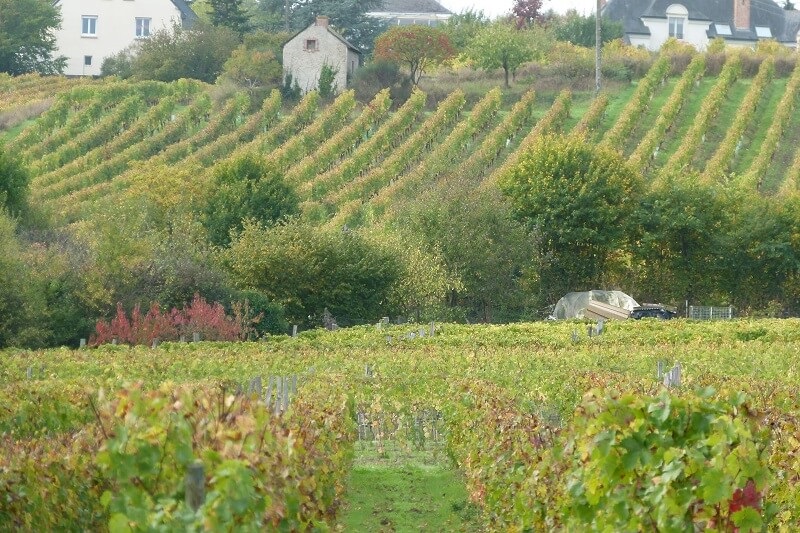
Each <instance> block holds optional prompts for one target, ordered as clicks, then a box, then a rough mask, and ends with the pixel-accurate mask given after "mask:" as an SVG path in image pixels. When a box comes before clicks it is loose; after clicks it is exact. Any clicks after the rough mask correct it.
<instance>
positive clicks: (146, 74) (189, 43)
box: [131, 24, 240, 83]
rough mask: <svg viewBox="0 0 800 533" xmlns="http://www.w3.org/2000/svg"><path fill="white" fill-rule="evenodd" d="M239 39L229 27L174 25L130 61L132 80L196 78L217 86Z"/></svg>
mask: <svg viewBox="0 0 800 533" xmlns="http://www.w3.org/2000/svg"><path fill="white" fill-rule="evenodd" d="M239 43H240V38H239V35H237V34H236V33H235V32H234V31H233V30H231V29H230V28H226V27H219V26H208V25H204V24H198V25H195V26H194V27H193V28H191V29H185V28H182V27H181V26H179V25H175V26H174V27H173V28H172V29H162V30H158V31H156V32H155V33H154V34H153V35H151V36H150V38H148V39H145V40H143V41H142V42H140V43H138V46H137V47H136V51H135V55H134V57H133V59H132V60H131V71H132V72H133V76H134V77H135V78H137V79H142V80H158V81H175V80H178V79H180V78H194V79H197V80H201V81H205V82H208V83H214V82H215V81H216V79H217V77H218V76H219V75H220V73H221V72H222V69H223V66H224V65H225V62H226V61H227V60H228V58H229V57H230V56H231V53H232V52H233V50H235V49H236V47H237V46H239Z"/></svg>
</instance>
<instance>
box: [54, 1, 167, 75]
mask: <svg viewBox="0 0 800 533" xmlns="http://www.w3.org/2000/svg"><path fill="white" fill-rule="evenodd" d="M58 5H59V6H60V7H61V29H59V30H58V31H57V32H56V41H57V43H58V53H59V54H60V55H64V56H66V57H67V58H68V61H67V67H66V69H65V71H64V74H67V75H69V76H99V75H100V67H101V66H102V64H103V60H104V59H105V58H106V57H109V56H112V55H114V54H116V53H118V52H120V51H121V50H123V49H125V48H127V47H128V46H130V45H131V44H133V43H134V42H136V40H137V36H136V19H137V18H149V19H150V33H151V34H152V33H155V32H156V31H157V30H159V29H163V28H172V26H173V24H174V23H180V21H181V12H180V10H178V8H177V7H176V6H175V4H173V3H172V2H171V1H170V0H60V2H58ZM84 16H96V17H97V31H96V35H94V36H85V35H82V30H83V27H82V18H83V17H84ZM86 56H91V65H86V64H85V63H86V61H85V57H86Z"/></svg>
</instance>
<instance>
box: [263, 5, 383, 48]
mask: <svg viewBox="0 0 800 533" xmlns="http://www.w3.org/2000/svg"><path fill="white" fill-rule="evenodd" d="M382 4H383V0H289V1H288V2H287V1H286V0H261V1H260V2H258V5H257V7H256V9H255V10H254V15H253V21H254V23H255V24H257V25H258V27H260V28H261V29H264V30H267V31H271V32H274V31H287V32H297V31H300V30H302V29H304V28H306V27H308V26H309V25H310V24H312V23H313V22H314V19H315V18H316V17H317V16H320V15H324V16H326V17H328V19H329V20H330V24H331V26H332V27H334V28H336V29H338V30H340V31H341V33H342V35H343V36H344V38H345V39H347V40H348V41H349V42H350V43H351V44H352V45H353V46H355V47H357V48H358V49H360V50H361V51H362V52H364V53H365V54H370V53H372V48H373V44H374V42H375V38H376V37H377V36H378V35H380V34H381V33H383V32H384V31H385V30H386V23H385V22H384V21H382V20H380V19H377V18H375V17H368V16H367V15H366V13H368V12H370V11H376V10H377V8H379V7H380V6H381V5H382ZM287 5H288V8H289V10H288V13H287V11H286V7H287Z"/></svg>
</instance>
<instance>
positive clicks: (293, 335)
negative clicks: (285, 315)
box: [292, 324, 297, 337]
mask: <svg viewBox="0 0 800 533" xmlns="http://www.w3.org/2000/svg"><path fill="white" fill-rule="evenodd" d="M292 337H297V324H294V325H293V326H292Z"/></svg>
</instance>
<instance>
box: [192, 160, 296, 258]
mask: <svg viewBox="0 0 800 533" xmlns="http://www.w3.org/2000/svg"><path fill="white" fill-rule="evenodd" d="M213 180H214V186H213V192H212V193H211V196H210V198H209V199H208V203H207V204H206V206H205V209H204V212H203V215H204V218H203V223H204V225H205V227H206V230H207V231H208V237H209V240H210V241H211V242H212V243H214V244H216V245H220V246H225V245H228V244H229V243H230V240H231V232H233V233H237V232H239V231H240V230H241V229H242V224H243V221H244V220H245V219H250V220H253V221H255V222H258V223H261V224H271V223H273V222H275V221H277V220H280V219H281V218H284V217H286V216H291V215H294V214H296V213H297V212H298V211H299V200H298V198H297V194H296V193H295V191H294V189H292V188H291V187H289V186H288V185H286V183H285V182H284V180H283V174H282V173H281V172H280V170H279V167H278V165H276V164H274V163H272V162H268V161H267V160H265V159H263V158H262V157H260V156H258V155H256V154H252V153H251V154H245V155H242V156H239V157H237V158H234V159H229V160H227V161H225V162H223V163H220V164H219V165H217V167H215V168H214V176H213Z"/></svg>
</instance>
